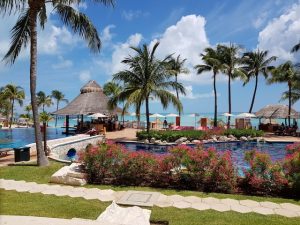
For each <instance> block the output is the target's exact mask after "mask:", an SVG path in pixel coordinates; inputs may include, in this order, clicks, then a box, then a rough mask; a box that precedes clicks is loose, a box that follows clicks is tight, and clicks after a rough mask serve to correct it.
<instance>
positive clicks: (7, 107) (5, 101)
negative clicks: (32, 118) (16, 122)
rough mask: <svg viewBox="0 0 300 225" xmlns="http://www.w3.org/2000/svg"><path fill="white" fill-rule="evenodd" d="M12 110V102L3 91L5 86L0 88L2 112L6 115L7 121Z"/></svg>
mask: <svg viewBox="0 0 300 225" xmlns="http://www.w3.org/2000/svg"><path fill="white" fill-rule="evenodd" d="M10 111H11V104H10V102H9V100H8V99H7V98H6V96H5V94H4V93H3V88H0V114H1V115H2V116H5V118H6V121H9V114H10Z"/></svg>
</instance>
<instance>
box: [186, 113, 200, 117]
mask: <svg viewBox="0 0 300 225" xmlns="http://www.w3.org/2000/svg"><path fill="white" fill-rule="evenodd" d="M196 116H200V115H199V114H198V113H192V114H190V115H189V117H196Z"/></svg>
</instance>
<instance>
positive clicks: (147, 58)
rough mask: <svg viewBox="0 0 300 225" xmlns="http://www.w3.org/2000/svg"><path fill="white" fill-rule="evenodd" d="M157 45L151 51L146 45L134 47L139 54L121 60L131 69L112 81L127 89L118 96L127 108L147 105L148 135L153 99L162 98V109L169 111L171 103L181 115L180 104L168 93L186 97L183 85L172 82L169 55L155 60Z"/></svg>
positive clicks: (116, 75)
mask: <svg viewBox="0 0 300 225" xmlns="http://www.w3.org/2000/svg"><path fill="white" fill-rule="evenodd" d="M158 46H159V42H157V43H155V44H154V46H153V48H152V49H149V48H148V47H147V45H145V44H144V45H143V46H142V47H131V49H132V50H134V51H135V53H136V55H135V56H128V57H127V58H125V59H124V60H123V61H122V63H124V64H126V65H128V67H129V69H128V70H124V71H121V72H118V73H116V74H114V75H113V80H115V81H121V82H123V83H124V90H122V92H121V93H120V94H119V96H118V99H119V100H120V101H124V100H126V104H125V107H127V106H129V105H134V106H135V107H136V108H140V107H141V105H142V104H143V103H145V107H146V118H147V132H148V133H149V131H150V118H149V115H150V111H149V100H150V98H157V99H159V100H160V102H161V103H162V105H163V108H167V107H168V105H169V103H172V104H173V105H174V106H175V107H176V108H177V110H178V111H179V112H181V111H182V104H181V102H180V101H179V100H178V99H177V97H176V96H175V95H174V94H172V93H171V92H170V91H168V90H169V89H173V90H175V89H176V88H177V89H178V91H179V92H180V93H183V94H185V88H184V87H183V85H182V84H180V83H176V82H174V81H170V79H171V77H172V75H170V73H169V72H168V68H167V63H166V62H167V61H168V60H169V59H170V56H168V57H166V58H164V59H163V60H158V59H157V58H156V57H155V52H156V49H157V47H158Z"/></svg>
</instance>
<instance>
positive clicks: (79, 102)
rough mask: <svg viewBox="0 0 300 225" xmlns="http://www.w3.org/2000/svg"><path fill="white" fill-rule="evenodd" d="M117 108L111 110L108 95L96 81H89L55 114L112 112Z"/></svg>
mask: <svg viewBox="0 0 300 225" xmlns="http://www.w3.org/2000/svg"><path fill="white" fill-rule="evenodd" d="M116 112H117V109H116V110H113V111H111V110H109V108H108V97H107V96H106V95H105V94H104V93H103V90H102V89H101V87H100V85H99V84H97V82H96V81H94V80H92V81H89V82H88V83H87V84H86V85H84V86H83V87H82V88H81V89H80V95H78V96H77V97H76V98H75V99H74V100H73V101H71V102H70V103H69V104H68V105H67V106H66V107H64V108H62V109H60V110H58V111H56V112H54V113H53V114H55V115H90V114H94V113H102V114H112V113H116Z"/></svg>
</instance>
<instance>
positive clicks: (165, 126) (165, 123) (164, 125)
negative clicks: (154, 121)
mask: <svg viewBox="0 0 300 225" xmlns="http://www.w3.org/2000/svg"><path fill="white" fill-rule="evenodd" d="M163 128H164V129H167V128H168V121H167V119H166V118H165V120H164V123H163Z"/></svg>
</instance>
